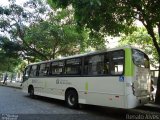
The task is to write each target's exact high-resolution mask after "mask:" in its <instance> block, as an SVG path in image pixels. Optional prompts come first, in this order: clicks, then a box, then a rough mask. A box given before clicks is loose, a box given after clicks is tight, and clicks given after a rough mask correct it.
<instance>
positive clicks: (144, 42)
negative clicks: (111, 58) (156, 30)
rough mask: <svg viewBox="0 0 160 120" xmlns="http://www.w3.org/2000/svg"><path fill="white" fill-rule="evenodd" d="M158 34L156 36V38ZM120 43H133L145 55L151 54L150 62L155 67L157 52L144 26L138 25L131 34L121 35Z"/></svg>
mask: <svg viewBox="0 0 160 120" xmlns="http://www.w3.org/2000/svg"><path fill="white" fill-rule="evenodd" d="M157 37H158V36H156V38H157ZM119 45H120V46H122V45H135V46H137V47H138V48H140V49H142V50H143V51H144V52H145V53H147V55H149V56H151V58H150V62H151V65H152V66H153V67H157V64H158V54H157V52H156V49H155V48H154V45H153V42H152V38H151V37H150V35H149V34H148V33H147V31H146V29H145V28H144V27H141V28H140V27H138V28H137V30H136V31H134V32H132V33H131V34H127V35H123V36H121V40H120V43H119Z"/></svg>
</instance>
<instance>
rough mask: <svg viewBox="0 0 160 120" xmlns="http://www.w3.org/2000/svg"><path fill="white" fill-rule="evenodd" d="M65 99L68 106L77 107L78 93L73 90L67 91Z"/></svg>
mask: <svg viewBox="0 0 160 120" xmlns="http://www.w3.org/2000/svg"><path fill="white" fill-rule="evenodd" d="M65 101H66V104H67V106H68V107H69V108H72V109H75V108H78V94H77V92H76V91H75V90H70V91H67V93H66V95H65Z"/></svg>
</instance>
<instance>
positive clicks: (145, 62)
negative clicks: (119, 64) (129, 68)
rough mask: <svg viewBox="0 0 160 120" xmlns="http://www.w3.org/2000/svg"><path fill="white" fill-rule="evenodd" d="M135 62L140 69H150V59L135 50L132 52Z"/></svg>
mask: <svg viewBox="0 0 160 120" xmlns="http://www.w3.org/2000/svg"><path fill="white" fill-rule="evenodd" d="M132 57H133V62H134V64H135V65H136V66H138V67H143V68H149V58H148V56H147V55H146V54H144V53H143V52H141V51H139V50H136V49H133V50H132Z"/></svg>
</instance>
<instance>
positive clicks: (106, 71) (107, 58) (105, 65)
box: [104, 53, 110, 75]
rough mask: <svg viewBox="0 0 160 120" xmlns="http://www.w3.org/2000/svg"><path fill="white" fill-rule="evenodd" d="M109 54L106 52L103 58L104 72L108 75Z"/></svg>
mask: <svg viewBox="0 0 160 120" xmlns="http://www.w3.org/2000/svg"><path fill="white" fill-rule="evenodd" d="M109 69H110V68H109V56H108V53H107V54H106V55H105V58H104V74H106V75H108V74H109Z"/></svg>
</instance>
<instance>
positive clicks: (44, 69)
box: [39, 63, 49, 76]
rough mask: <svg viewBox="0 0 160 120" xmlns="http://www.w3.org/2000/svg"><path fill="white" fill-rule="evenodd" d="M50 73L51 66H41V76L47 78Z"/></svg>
mask: <svg viewBox="0 0 160 120" xmlns="http://www.w3.org/2000/svg"><path fill="white" fill-rule="evenodd" d="M48 72H49V66H47V63H43V64H41V65H40V68H39V76H46V75H48Z"/></svg>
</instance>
